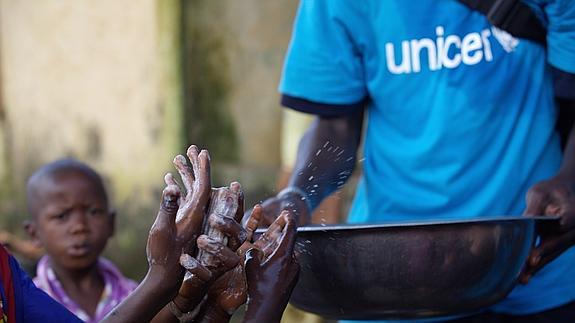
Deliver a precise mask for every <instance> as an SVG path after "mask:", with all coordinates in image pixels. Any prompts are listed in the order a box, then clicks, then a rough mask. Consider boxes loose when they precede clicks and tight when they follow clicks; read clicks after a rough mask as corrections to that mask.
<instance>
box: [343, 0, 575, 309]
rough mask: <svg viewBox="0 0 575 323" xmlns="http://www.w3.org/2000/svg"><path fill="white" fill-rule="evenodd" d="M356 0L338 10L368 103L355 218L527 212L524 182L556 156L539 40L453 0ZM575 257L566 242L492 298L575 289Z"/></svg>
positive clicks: (559, 296) (547, 173) (521, 301)
mask: <svg viewBox="0 0 575 323" xmlns="http://www.w3.org/2000/svg"><path fill="white" fill-rule="evenodd" d="M358 6H364V7H361V8H358V9H357V10H356V11H353V10H352V11H349V12H350V14H349V15H348V16H347V17H343V16H342V19H341V21H342V23H343V24H347V25H346V28H347V30H349V34H350V38H351V39H353V41H354V43H355V46H356V48H357V50H358V52H359V53H361V55H362V59H363V65H364V76H365V83H366V86H367V89H368V93H369V96H370V98H371V104H370V106H369V109H368V128H367V131H366V139H365V159H364V164H363V169H364V178H363V180H362V182H361V183H360V185H359V188H358V192H357V195H356V199H355V201H354V205H353V207H352V211H351V214H350V217H349V221H350V222H352V223H359V222H378V221H395V220H410V219H411V220H419V219H423V218H426V219H430V218H466V217H480V216H494V215H518V214H521V212H522V211H523V209H524V207H525V194H526V192H527V190H528V189H529V188H530V187H531V186H532V185H533V184H534V183H536V182H538V181H541V180H544V179H547V178H549V177H551V176H553V175H554V174H555V172H556V171H557V169H558V168H559V165H560V162H561V151H560V145H559V138H558V136H557V134H556V133H555V130H554V125H555V121H556V110H555V105H554V101H553V93H552V84H551V79H550V73H549V67H548V65H547V63H546V57H545V49H544V47H543V46H541V45H539V44H535V43H532V42H529V41H526V40H521V39H516V38H513V37H511V36H510V35H508V34H507V33H505V32H504V31H501V30H498V29H496V28H494V27H492V26H490V24H489V23H488V22H487V20H486V18H485V17H484V16H483V15H482V14H480V13H477V12H473V11H470V10H468V9H467V8H466V7H465V6H463V5H462V4H460V3H458V2H457V1H454V0H443V1H432V0H424V1H417V5H414V2H410V1H377V0H374V1H366V2H362V4H361V5H360V4H358ZM355 13H357V14H358V16H357V17H355V16H354V14H355ZM360 15H365V16H367V17H368V18H367V19H366V18H365V16H364V17H363V19H362V17H361V16H360ZM574 257H575V251H574V250H573V249H570V250H569V251H567V252H566V253H565V254H563V255H562V256H561V257H560V258H559V259H558V260H556V261H555V262H553V263H551V264H549V265H548V266H547V267H546V268H544V269H543V270H542V272H541V273H540V274H538V275H536V277H534V279H533V280H532V282H531V283H530V284H528V285H526V286H519V287H518V288H516V289H515V290H514V291H513V292H512V293H511V294H510V296H509V297H508V298H507V299H506V300H504V301H503V302H501V303H500V304H498V305H497V306H495V307H494V309H495V310H497V311H502V312H507V313H532V312H537V311H541V310H544V309H547V308H550V307H553V306H557V305H560V304H562V303H565V302H567V301H569V300H572V299H574V298H575V292H573V291H572V290H573V289H574V288H575V280H574V279H573V278H572V277H573V275H575V269H574V268H575V266H574V265H575V264H574V261H573V259H574ZM565 277H570V278H568V279H565ZM542 299H545V301H541V300H542Z"/></svg>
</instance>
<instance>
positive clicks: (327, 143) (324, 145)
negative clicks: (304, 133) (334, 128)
mask: <svg viewBox="0 0 575 323" xmlns="http://www.w3.org/2000/svg"><path fill="white" fill-rule="evenodd" d="M327 145H329V140H328V141H326V142H325V144H323V148H325V147H327ZM320 150H321V149H320Z"/></svg>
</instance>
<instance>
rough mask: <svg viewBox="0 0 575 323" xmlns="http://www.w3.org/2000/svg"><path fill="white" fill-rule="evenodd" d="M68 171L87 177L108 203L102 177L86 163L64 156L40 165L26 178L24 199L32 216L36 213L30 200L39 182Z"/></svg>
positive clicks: (34, 194) (32, 198)
mask: <svg viewBox="0 0 575 323" xmlns="http://www.w3.org/2000/svg"><path fill="white" fill-rule="evenodd" d="M70 172H77V173H78V174H82V175H83V176H86V177H87V178H89V179H90V180H91V181H92V182H93V183H94V185H95V188H96V189H97V191H98V193H100V194H101V196H102V198H104V201H105V203H106V204H108V194H107V193H106V189H105V187H104V182H103V181H102V177H101V176H100V175H99V174H98V173H97V172H96V171H95V170H94V169H93V168H92V167H90V166H88V165H87V164H85V163H83V162H81V161H79V160H77V159H74V158H65V159H59V160H55V161H53V162H50V163H47V164H45V165H43V166H41V167H40V168H38V169H37V170H36V171H35V172H34V173H33V174H32V176H30V178H29V179H28V183H27V185H26V200H27V206H28V212H30V214H31V215H32V216H35V213H36V210H35V208H34V203H32V201H34V199H35V198H36V196H37V194H38V193H39V192H38V190H39V187H40V183H41V182H42V181H43V180H46V179H54V178H55V177H58V176H59V175H61V174H64V173H70Z"/></svg>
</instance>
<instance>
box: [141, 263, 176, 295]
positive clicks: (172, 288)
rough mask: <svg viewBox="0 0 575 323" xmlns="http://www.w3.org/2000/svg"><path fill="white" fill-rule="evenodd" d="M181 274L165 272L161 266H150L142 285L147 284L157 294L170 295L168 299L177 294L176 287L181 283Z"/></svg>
mask: <svg viewBox="0 0 575 323" xmlns="http://www.w3.org/2000/svg"><path fill="white" fill-rule="evenodd" d="M180 276H182V277H180ZM182 278H183V274H182V275H177V274H174V273H173V272H167V271H166V270H164V269H163V268H157V267H156V266H150V268H149V269H148V272H147V273H146V276H145V277H144V279H143V280H142V285H144V284H145V285H146V286H148V287H149V288H150V289H152V290H153V291H154V294H157V295H171V297H170V299H172V298H174V297H175V296H176V295H177V294H178V289H179V288H180V285H181V283H182Z"/></svg>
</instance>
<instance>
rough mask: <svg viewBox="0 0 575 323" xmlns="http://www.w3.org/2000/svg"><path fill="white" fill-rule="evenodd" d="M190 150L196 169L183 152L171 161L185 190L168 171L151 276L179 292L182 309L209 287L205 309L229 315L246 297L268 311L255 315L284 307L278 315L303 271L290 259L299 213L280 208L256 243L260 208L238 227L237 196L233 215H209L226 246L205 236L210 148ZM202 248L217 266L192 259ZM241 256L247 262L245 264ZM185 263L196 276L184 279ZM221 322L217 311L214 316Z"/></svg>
mask: <svg viewBox="0 0 575 323" xmlns="http://www.w3.org/2000/svg"><path fill="white" fill-rule="evenodd" d="M187 156H188V158H189V159H190V162H191V167H190V166H189V165H188V164H187V161H186V158H185V157H184V156H181V155H179V156H176V158H175V159H174V165H175V167H176V169H177V170H178V172H179V174H180V176H181V178H182V182H183V184H184V188H185V190H186V192H185V194H184V193H183V192H182V190H181V188H180V186H179V185H178V184H177V183H176V181H175V180H174V177H173V176H172V175H171V174H167V175H166V177H165V182H166V188H165V189H164V191H163V193H162V203H161V207H160V211H159V212H158V216H157V218H156V221H155V222H154V224H153V226H152V229H151V230H150V234H149V238H148V244H147V248H146V253H147V257H148V262H149V272H148V274H149V276H151V277H157V279H161V280H162V286H164V287H163V288H166V289H167V290H168V291H169V293H170V295H175V294H177V297H175V298H174V297H173V296H172V298H174V302H176V301H177V300H179V303H180V304H181V305H182V307H190V308H182V310H183V311H187V310H191V309H193V308H194V307H196V306H197V305H198V304H199V303H200V302H201V301H202V299H203V298H204V294H205V293H207V298H206V301H205V303H206V304H205V305H206V306H203V307H204V308H205V310H204V315H207V316H209V315H212V314H213V313H224V314H228V318H229V314H231V313H233V311H235V310H236V309H237V308H238V307H239V306H240V305H242V304H243V303H245V301H246V298H248V295H249V302H248V303H249V304H254V306H251V308H252V309H254V308H256V307H257V308H260V307H261V308H265V309H267V311H259V312H258V316H261V315H264V314H267V313H268V312H270V311H271V312H274V313H275V314H277V312H278V311H279V315H280V317H281V310H283V308H284V307H285V305H286V304H287V300H288V299H289V294H291V290H292V289H293V287H294V286H295V282H296V280H297V273H298V272H299V266H298V265H297V262H296V261H295V258H294V257H293V247H294V244H295V233H296V232H295V230H296V224H295V218H294V216H293V215H292V214H290V213H289V212H283V213H282V214H281V215H280V216H279V217H277V219H276V220H275V221H274V222H273V224H272V225H271V226H270V227H269V228H268V230H267V231H266V233H264V234H263V235H262V236H261V237H260V238H259V239H257V240H256V241H255V242H252V239H253V235H254V231H255V230H256V228H257V227H258V224H259V223H260V220H261V219H262V217H263V215H262V214H263V210H262V208H261V207H260V206H256V207H255V208H254V210H253V212H252V214H251V216H250V217H249V218H248V220H247V221H246V223H245V224H244V226H241V225H240V224H239V222H240V221H241V217H242V216H243V199H240V201H239V202H240V203H239V207H238V212H237V213H236V216H235V218H234V219H233V220H232V219H228V218H222V217H218V216H216V215H210V216H209V218H208V221H209V222H210V225H212V226H213V227H216V228H217V229H219V230H220V231H221V232H223V233H224V234H225V235H226V236H227V237H228V244H227V245H222V244H221V243H219V242H217V241H215V240H213V239H211V238H210V237H208V236H205V235H200V234H201V229H202V223H203V220H204V212H205V210H206V208H207V204H208V201H209V198H210V192H211V182H210V160H209V155H208V152H207V151H205V150H202V151H201V152H198V149H197V147H195V146H191V147H190V148H189V149H188V151H187ZM232 185H239V184H232ZM276 216H277V214H276ZM196 241H197V243H196ZM198 248H199V249H202V250H203V251H205V252H207V253H209V254H211V255H212V256H213V259H215V261H216V263H217V265H216V266H210V267H209V268H206V266H204V265H205V264H201V263H199V262H198V261H197V260H196V259H195V258H194V257H192V256H191V255H195V253H196V251H197V249H198ZM246 255H247V256H246ZM244 256H246V257H245V258H246V262H245V264H244V263H243V262H242V260H243V258H244ZM180 264H181V265H180ZM184 267H185V269H187V270H188V271H189V272H191V273H192V274H193V275H192V277H191V278H190V279H186V280H185V281H184V282H183V284H182V280H183V278H184V272H185V269H184ZM271 277H276V279H271ZM277 277H282V279H279V280H278V279H277ZM286 278H288V279H286ZM178 289H179V292H177V291H178ZM286 291H287V297H286ZM256 304H257V306H256ZM261 304H267V305H268V306H266V307H264V306H263V305H261ZM252 312H253V310H252ZM216 316H219V314H218V315H216ZM224 316H225V315H224ZM218 320H220V317H215V318H214V319H213V320H212V321H218ZM222 320H223V318H222Z"/></svg>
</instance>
